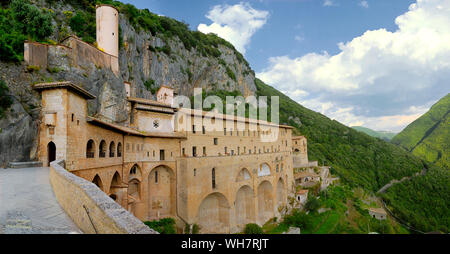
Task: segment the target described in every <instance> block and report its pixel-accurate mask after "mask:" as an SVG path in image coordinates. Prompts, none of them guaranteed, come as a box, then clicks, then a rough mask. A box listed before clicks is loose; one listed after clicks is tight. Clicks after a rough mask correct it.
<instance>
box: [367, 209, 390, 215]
mask: <svg viewBox="0 0 450 254" xmlns="http://www.w3.org/2000/svg"><path fill="white" fill-rule="evenodd" d="M369 211H371V212H374V213H378V214H386V211H385V210H384V209H383V208H369Z"/></svg>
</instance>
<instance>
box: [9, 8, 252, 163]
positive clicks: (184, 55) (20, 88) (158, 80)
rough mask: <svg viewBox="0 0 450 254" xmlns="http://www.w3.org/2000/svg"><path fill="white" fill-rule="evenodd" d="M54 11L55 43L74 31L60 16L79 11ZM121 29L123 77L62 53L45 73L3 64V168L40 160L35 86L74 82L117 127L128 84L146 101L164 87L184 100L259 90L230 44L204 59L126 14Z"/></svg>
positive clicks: (92, 105)
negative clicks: (197, 92)
mask: <svg viewBox="0 0 450 254" xmlns="http://www.w3.org/2000/svg"><path fill="white" fill-rule="evenodd" d="M38 2H39V7H40V8H49V6H46V2H45V1H38ZM51 7H52V11H53V12H54V15H53V16H54V19H55V20H54V26H55V28H57V29H55V32H54V35H53V36H52V38H51V39H54V40H57V38H59V37H60V34H59V33H60V32H61V27H63V28H64V29H67V30H68V32H69V33H71V31H70V27H69V25H68V24H67V22H65V21H63V22H61V21H60V20H58V17H62V16H64V15H65V14H64V12H67V11H71V12H76V10H75V9H74V8H73V7H72V6H70V5H66V4H57V5H56V6H55V5H52V6H51ZM120 28H121V31H122V37H123V42H124V43H123V47H121V50H120V57H119V63H120V75H119V76H116V75H114V74H113V73H112V72H111V71H110V70H107V69H102V68H98V67H96V66H95V65H93V64H86V65H82V66H77V67H75V66H72V65H71V64H70V61H69V60H68V59H67V56H66V55H64V54H61V53H60V52H58V51H49V63H48V65H49V66H48V67H49V68H47V69H45V68H41V69H36V68H30V67H29V66H26V64H25V63H23V62H22V63H20V64H12V63H5V62H1V61H0V79H2V80H4V81H5V82H6V84H7V86H8V87H9V91H10V92H9V93H10V95H11V96H12V98H13V101H14V103H13V105H12V106H11V107H10V108H9V109H8V110H7V111H6V115H5V117H3V118H2V119H0V166H5V165H6V164H7V163H8V162H10V161H30V160H36V159H37V156H38V155H37V144H38V125H39V115H40V98H39V94H38V93H37V92H35V91H33V89H32V88H31V86H32V84H35V83H39V82H52V81H62V80H69V81H73V82H75V83H76V84H79V85H81V86H82V87H84V88H85V89H86V90H88V91H89V92H91V93H92V94H94V95H96V96H97V99H96V100H93V101H90V102H89V114H91V115H106V116H109V117H110V118H113V120H114V121H116V122H118V123H123V122H124V121H125V120H126V116H127V111H126V93H125V88H124V85H123V84H124V82H125V81H128V82H130V83H131V84H132V95H133V96H136V97H141V98H147V99H155V97H154V94H152V90H153V92H154V89H157V88H158V87H159V86H161V85H168V86H171V87H173V88H174V89H175V91H176V92H177V93H178V94H180V95H186V96H191V95H192V93H193V90H194V88H197V87H201V88H203V89H204V90H206V91H211V90H226V91H235V90H237V91H240V92H241V93H242V94H243V95H253V94H254V93H255V91H256V87H255V83H254V80H255V76H254V73H253V71H252V70H251V69H250V68H249V67H248V66H247V64H245V63H244V62H240V61H239V60H238V57H237V56H236V53H235V51H234V50H232V49H230V48H228V47H226V46H223V45H219V46H218V49H219V50H220V52H221V56H220V57H219V58H216V57H209V56H207V57H205V56H202V54H200V53H199V52H197V50H196V49H195V48H192V49H191V50H187V49H186V48H185V47H184V45H183V43H182V42H181V41H180V40H179V39H178V38H177V37H173V38H172V39H165V40H163V39H161V38H160V37H159V36H158V35H152V34H151V33H148V32H144V31H136V30H135V29H134V28H133V26H132V25H130V23H129V22H128V20H127V19H126V18H125V17H124V15H123V14H121V18H120ZM166 43H167V45H166ZM164 46H169V47H170V54H167V53H165V52H163V51H160V50H155V48H163V47H164ZM50 59H52V60H50ZM229 70H231V71H232V72H233V73H234V75H235V76H234V77H232V76H230V74H229ZM145 83H147V86H146V85H145ZM148 84H153V85H152V88H153V89H149V88H148Z"/></svg>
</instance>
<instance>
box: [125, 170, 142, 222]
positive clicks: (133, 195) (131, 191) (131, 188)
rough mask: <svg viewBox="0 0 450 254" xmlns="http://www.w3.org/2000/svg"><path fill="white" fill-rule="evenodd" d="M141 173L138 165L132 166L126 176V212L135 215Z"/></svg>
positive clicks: (139, 195) (138, 198)
mask: <svg viewBox="0 0 450 254" xmlns="http://www.w3.org/2000/svg"><path fill="white" fill-rule="evenodd" d="M141 182H142V173H141V168H140V167H139V165H137V164H134V165H133V167H131V169H130V172H129V174H128V211H129V212H130V213H132V214H135V213H136V206H137V203H138V202H140V200H141Z"/></svg>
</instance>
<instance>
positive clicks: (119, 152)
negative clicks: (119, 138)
mask: <svg viewBox="0 0 450 254" xmlns="http://www.w3.org/2000/svg"><path fill="white" fill-rule="evenodd" d="M117 157H122V143H120V142H119V144H117Z"/></svg>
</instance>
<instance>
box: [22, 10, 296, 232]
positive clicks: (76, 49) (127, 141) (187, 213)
mask: <svg viewBox="0 0 450 254" xmlns="http://www.w3.org/2000/svg"><path fill="white" fill-rule="evenodd" d="M108 8H112V7H107V6H105V8H100V9H102V10H107V9H108ZM98 10H99V9H98ZM105 13H110V15H114V14H116V12H115V11H111V12H109V11H108V12H104V13H103V14H104V15H107V14H105ZM103 14H102V15H103ZM103 18H105V19H108V17H103ZM113 19H114V20H116V17H115V18H113ZM113 23H114V22H113ZM116 23H117V22H115V23H114V24H111V27H109V28H111V29H113V30H114V31H116V30H115V29H116V27H117V25H118V24H116ZM105 25H107V24H105V23H104V24H103V26H105ZM108 31H109V30H108ZM111 31H112V30H111ZM97 32H98V31H97ZM100 32H101V33H103V31H100ZM125 32H126V31H125ZM104 36H106V37H108V36H110V35H109V34H108V33H106V35H104ZM100 37H101V36H100ZM64 43H65V44H66V45H65V46H55V47H49V48H47V49H46V50H47V52H48V54H49V55H50V53H49V52H51V51H52V50H54V49H55V48H58V47H61V48H62V49H64V50H69V51H70V52H71V55H70V57H69V59H68V60H69V64H68V65H69V66H70V65H74V64H75V65H76V64H81V65H83V66H84V65H89V64H91V65H92V64H95V65H97V64H99V63H103V62H105V63H103V65H102V66H103V67H109V68H111V69H112V71H113V72H114V73H116V69H115V67H114V68H113V67H112V65H113V64H112V61H111V62H110V66H108V61H109V60H107V59H106V60H105V59H104V57H105V56H106V57H108V56H109V57H111V59H112V58H113V57H116V56H115V55H114V54H115V48H108V51H107V53H104V52H102V51H101V50H98V49H96V48H95V47H92V46H91V45H87V44H86V45H85V44H84V43H83V42H81V41H79V40H78V39H76V38H74V37H69V38H68V39H67V40H65V41H64ZM105 43H106V42H105ZM115 44H116V43H115V42H114V45H115ZM99 45H100V44H99ZM114 47H115V46H114ZM113 51H114V52H113ZM30 52H31V55H30ZM33 52H35V50H34V49H32V50H31V51H29V59H35V58H34V57H33V54H34V53H33ZM108 53H109V54H108ZM102 59H103V60H102ZM104 60H105V61H104ZM121 60H123V58H122V59H120V61H121ZM33 61H34V60H33ZM47 61H50V62H51V61H53V60H52V58H48V59H47ZM120 61H119V62H120ZM39 64H44V63H41V62H39ZM53 65H57V63H53ZM121 65H122V64H121ZM121 67H123V66H121ZM117 68H119V67H118V66H117ZM218 68H220V65H218ZM83 87H90V84H83ZM173 87H175V88H176V87H177V84H171V87H168V86H162V87H161V88H160V90H159V91H158V92H157V94H156V95H157V96H156V97H157V100H156V101H154V100H148V99H142V98H134V97H137V95H139V94H141V93H138V92H137V91H133V89H134V86H133V87H130V84H129V83H125V84H124V87H123V91H124V92H126V94H127V98H126V103H125V104H126V108H125V109H123V110H122V111H121V112H122V113H121V114H118V112H117V110H114V107H110V106H109V105H107V103H102V104H101V105H99V106H98V108H99V110H98V111H97V112H96V113H95V114H92V113H91V114H90V113H89V112H90V110H89V108H88V100H91V102H89V104H92V101H93V100H94V99H95V98H96V97H95V96H93V95H92V94H91V93H89V92H88V91H87V90H84V89H83V88H81V87H80V86H78V85H75V84H73V83H72V82H53V83H41V84H36V85H34V86H33V88H34V89H35V90H37V91H39V92H40V94H41V99H42V106H41V115H40V117H39V118H40V121H39V135H38V136H39V141H38V143H39V145H38V157H39V160H40V161H42V163H43V164H44V165H49V164H50V162H52V161H54V160H64V161H65V167H66V169H67V170H68V171H70V172H71V173H73V174H74V175H76V176H79V177H81V178H84V179H86V180H88V181H90V182H93V183H95V184H96V185H97V186H98V187H99V188H100V189H101V190H102V191H103V192H105V193H106V194H107V195H108V196H109V197H110V198H112V199H113V200H115V201H116V202H117V203H118V204H120V205H121V206H122V207H124V208H125V209H127V210H128V211H130V212H131V213H133V214H134V215H135V216H136V217H137V218H139V219H141V220H153V219H160V218H165V217H172V218H175V219H176V220H177V222H178V225H180V227H182V226H183V225H184V224H198V225H199V226H200V232H202V233H233V232H238V231H240V230H242V228H243V227H244V226H245V224H247V223H258V224H260V225H262V224H264V223H265V222H266V221H268V220H269V219H271V218H272V217H276V216H279V215H280V211H281V210H283V208H284V207H285V206H286V205H287V200H288V196H289V195H293V194H294V177H293V159H292V154H293V144H292V127H290V126H281V125H277V124H274V123H269V122H266V121H258V120H253V119H247V118H242V117H234V116H227V115H222V114H218V113H212V112H203V111H198V110H190V109H180V108H178V107H174V106H173V102H174V98H173V97H174V91H173ZM243 94H244V95H247V94H249V92H248V91H244V92H243ZM99 97H102V98H101V101H102V102H109V101H110V102H111V104H114V94H112V93H111V94H107V93H101V94H100V96H99ZM116 115H121V116H122V115H124V117H116Z"/></svg>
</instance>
